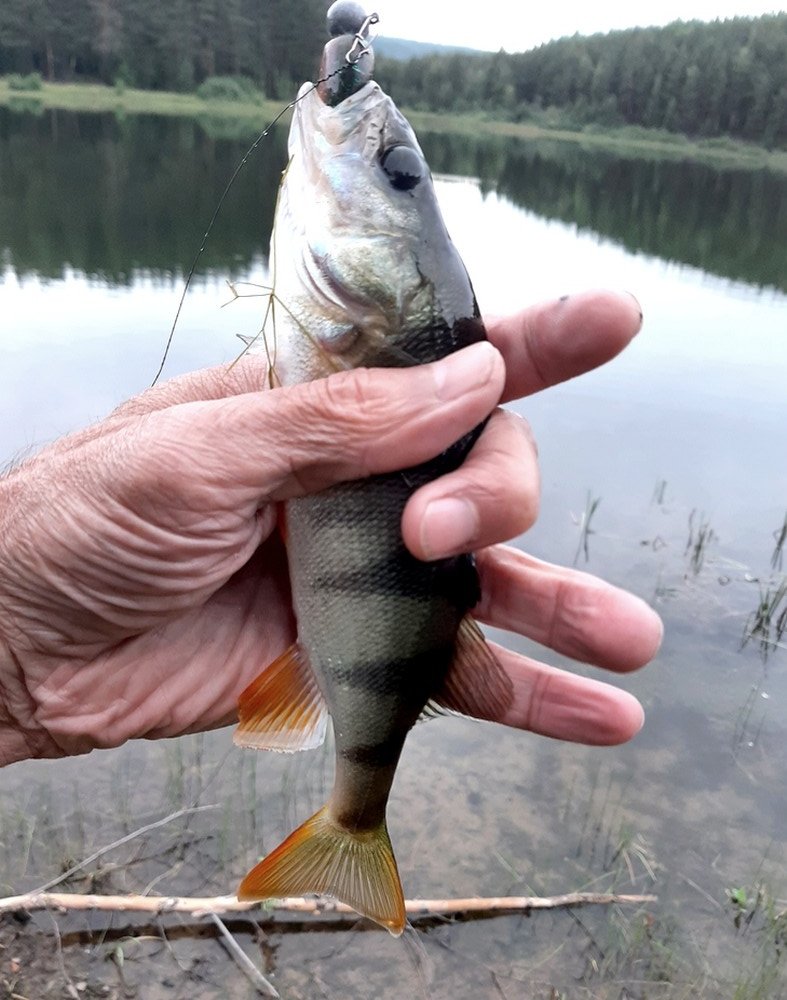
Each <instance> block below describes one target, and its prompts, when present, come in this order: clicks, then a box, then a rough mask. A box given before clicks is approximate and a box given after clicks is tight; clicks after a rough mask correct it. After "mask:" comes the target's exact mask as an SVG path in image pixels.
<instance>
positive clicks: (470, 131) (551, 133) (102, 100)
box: [0, 77, 787, 173]
mask: <svg viewBox="0 0 787 1000" xmlns="http://www.w3.org/2000/svg"><path fill="white" fill-rule="evenodd" d="M20 96H21V95H20V92H19V91H18V90H17V91H15V90H13V89H12V87H11V86H10V85H9V78H8V77H6V78H0V105H7V106H14V105H15V101H14V98H16V101H17V102H18V101H19V98H20ZM24 98H25V102H26V104H25V107H26V108H27V109H30V108H32V107H40V108H61V109H63V110H64V111H93V112H100V111H103V112H108V111H110V112H115V113H125V114H157V115H169V116H186V117H201V116H203V115H205V114H206V113H209V114H210V115H212V116H214V117H219V116H220V117H222V118H225V119H234V120H237V121H241V122H247V123H248V124H249V129H250V131H249V134H251V131H253V128H254V127H257V126H259V125H260V124H265V123H267V122H268V121H270V120H271V119H273V118H274V117H275V116H276V115H277V114H278V113H279V112H280V111H281V110H282V107H283V106H284V103H285V102H283V101H268V100H264V99H255V98H254V97H253V96H251V95H250V94H249V96H247V97H246V98H244V99H240V100H229V99H228V100H205V99H202V98H201V97H199V96H198V95H197V94H176V93H172V92H168V91H150V90H135V89H133V88H126V87H125V86H123V87H107V86H104V85H102V84H92V83H47V82H44V83H42V85H41V89H40V90H34V91H25V92H24ZM404 110H405V111H406V112H407V116H408V118H409V119H410V120H411V122H412V124H413V125H414V127H415V128H416V129H422V130H425V131H431V132H443V133H454V134H460V135H461V134H467V135H474V136H483V135H488V136H506V137H511V138H518V139H525V140H534V139H545V138H548V139H553V140H556V141H559V142H572V143H578V144H580V145H582V146H586V147H591V148H594V149H608V150H611V151H614V152H617V153H619V154H625V155H641V156H648V157H662V158H671V159H692V160H700V161H705V162H710V163H713V164H715V165H718V166H728V167H744V168H746V167H748V168H763V167H767V168H768V169H770V170H774V171H780V172H784V173H787V151H784V150H767V149H765V148H763V147H762V146H757V145H754V144H752V143H744V142H738V141H737V140H734V139H730V138H728V137H721V138H714V139H697V140H693V139H688V138H687V137H686V136H683V135H674V134H670V133H668V132H663V131H655V130H654V131H650V130H648V129H642V128H638V127H635V126H627V127H622V128H601V127H599V126H588V127H586V128H585V129H583V130H577V129H575V128H569V127H565V128H564V127H560V125H559V124H555V125H554V126H552V125H550V126H545V125H539V124H534V123H532V122H510V121H501V120H497V119H493V118H490V117H489V116H488V115H484V114H479V113H472V114H471V113H468V114H448V113H442V112H441V113H435V112H425V111H412V110H409V109H404Z"/></svg>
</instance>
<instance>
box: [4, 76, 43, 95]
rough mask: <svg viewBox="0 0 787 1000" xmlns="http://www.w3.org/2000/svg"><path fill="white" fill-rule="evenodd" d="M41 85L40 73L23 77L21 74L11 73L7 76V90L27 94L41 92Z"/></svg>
mask: <svg viewBox="0 0 787 1000" xmlns="http://www.w3.org/2000/svg"><path fill="white" fill-rule="evenodd" d="M43 85H44V81H43V80H42V79H41V74H40V73H27V74H26V75H25V76H22V74H21V73H11V74H10V75H9V76H8V89H9V90H19V91H24V92H29V91H33V90H41V88H42V87H43Z"/></svg>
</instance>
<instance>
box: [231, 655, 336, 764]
mask: <svg viewBox="0 0 787 1000" xmlns="http://www.w3.org/2000/svg"><path fill="white" fill-rule="evenodd" d="M238 717H239V723H238V728H237V729H236V730H235V734H234V736H233V739H234V741H235V743H236V744H237V745H238V746H241V747H254V748H255V749H257V750H278V751H280V752H282V753H293V752H295V751H296V750H313V749H314V748H315V747H318V746H320V744H321V743H322V742H323V740H324V739H325V729H326V726H327V722H328V710H327V708H326V706H325V701H324V700H323V697H322V694H321V692H320V689H319V687H318V686H317V681H316V679H315V677H314V674H313V673H312V669H311V667H310V666H309V662H308V660H307V659H306V656H305V654H304V653H303V651H302V650H301V648H300V646H298V644H297V643H294V644H293V645H292V646H290V648H289V649H288V650H287V651H286V652H285V653H283V654H282V655H281V656H280V657H279V658H278V659H277V660H274V661H273V663H271V664H270V665H269V666H267V667H266V668H265V670H263V672H262V673H261V674H260V675H259V677H257V678H256V680H253V681H252V682H251V684H249V686H248V687H247V688H246V690H245V691H244V692H243V694H241V696H240V698H239V700H238Z"/></svg>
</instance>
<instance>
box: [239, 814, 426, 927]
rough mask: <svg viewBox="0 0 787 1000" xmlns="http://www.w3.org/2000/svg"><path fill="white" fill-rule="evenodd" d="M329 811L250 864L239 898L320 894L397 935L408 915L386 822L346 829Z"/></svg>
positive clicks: (313, 818) (279, 897) (308, 822)
mask: <svg viewBox="0 0 787 1000" xmlns="http://www.w3.org/2000/svg"><path fill="white" fill-rule="evenodd" d="M329 810H330V806H324V807H323V808H322V809H321V810H320V811H319V812H318V813H315V815H314V816H312V818H311V819H309V820H307V821H306V822H305V823H304V824H303V826H300V827H298V829H297V830H295V832H294V833H291V834H290V836H289V837H288V838H287V839H286V840H285V841H284V842H283V843H282V844H280V845H279V846H278V847H277V848H276V849H275V850H274V851H272V852H271V853H270V854H269V855H268V856H267V857H266V858H264V859H263V860H262V861H261V862H260V863H259V864H258V865H257V866H256V867H255V868H252V870H251V871H250V872H249V874H248V875H247V876H246V877H245V878H244V880H243V881H242V882H241V884H240V887H239V888H238V899H239V900H241V901H247V900H248V901H251V900H258V899H270V898H276V899H282V898H284V897H286V896H302V895H304V894H306V893H311V892H315V893H322V894H324V895H326V896H332V897H333V898H334V899H338V900H339V901H340V902H342V903H347V904H348V906H351V907H352V908H353V909H354V910H357V911H358V913H360V914H362V915H363V916H364V917H368V918H369V919H370V920H374V921H375V922H376V923H378V924H381V925H382V926H383V927H385V928H386V929H387V930H388V931H390V933H391V934H393V935H394V937H399V935H400V934H401V933H402V931H403V930H404V927H405V923H406V920H407V918H406V914H405V906H404V895H403V893H402V884H401V881H400V879H399V872H398V869H397V867H396V859H395V858H394V854H393V849H392V847H391V841H390V838H389V836H388V830H387V827H386V825H385V820H384V819H383V820H382V822H381V823H380V824H379V826H377V827H375V828H374V829H372V830H363V831H352V830H346V829H344V828H343V827H342V826H340V825H339V824H338V823H337V822H336V821H335V820H334V819H333V818H332V817H331V815H330V811H329Z"/></svg>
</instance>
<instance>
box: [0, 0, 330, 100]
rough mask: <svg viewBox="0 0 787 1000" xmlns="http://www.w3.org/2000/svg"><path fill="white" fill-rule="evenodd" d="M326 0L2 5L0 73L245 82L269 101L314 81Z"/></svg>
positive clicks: (170, 83) (152, 83)
mask: <svg viewBox="0 0 787 1000" xmlns="http://www.w3.org/2000/svg"><path fill="white" fill-rule="evenodd" d="M326 7H327V4H326V3H325V0H167V2H166V3H162V2H161V0H2V2H0V74H6V73H20V74H28V73H31V72H38V73H40V74H41V75H42V76H43V77H44V78H45V79H47V80H79V79H90V80H98V81H101V82H103V83H108V84H115V83H117V82H118V81H122V82H123V83H126V84H129V85H130V86H134V87H142V88H145V89H154V90H179V91H188V90H193V89H194V87H195V86H197V85H198V84H199V83H201V82H202V81H203V80H205V79H207V78H208V77H211V76H217V75H219V76H220V75H228V76H244V77H247V78H249V79H251V80H253V81H255V83H257V84H258V85H259V86H260V88H261V89H262V90H263V91H264V92H265V93H266V94H267V95H268V96H270V97H277V98H280V97H289V96H290V94H291V93H292V91H293V88H294V87H295V86H297V85H298V84H300V83H301V82H302V81H303V80H307V79H311V78H313V75H314V73H315V68H316V64H317V63H318V62H319V57H320V53H321V52H322V47H323V45H324V43H325V39H326V33H325V11H326Z"/></svg>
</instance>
